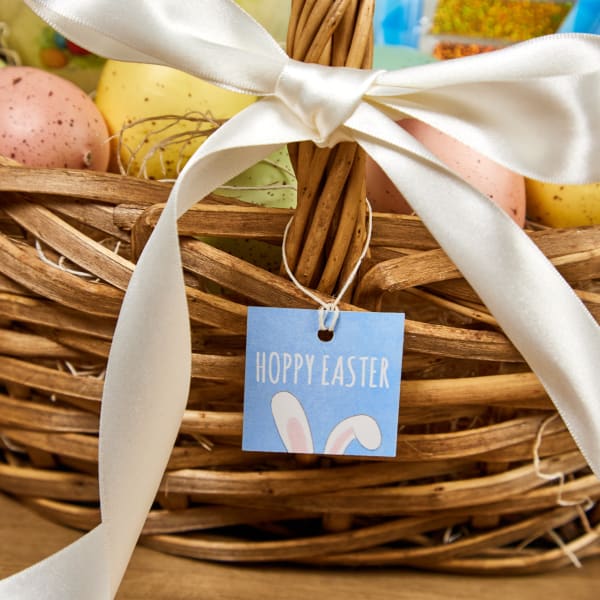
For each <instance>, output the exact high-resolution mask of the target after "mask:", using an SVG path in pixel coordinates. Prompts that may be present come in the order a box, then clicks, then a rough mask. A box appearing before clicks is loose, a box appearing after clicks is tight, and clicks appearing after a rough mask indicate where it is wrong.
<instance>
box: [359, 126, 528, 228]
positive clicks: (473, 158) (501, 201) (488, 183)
mask: <svg viewBox="0 0 600 600" xmlns="http://www.w3.org/2000/svg"><path fill="white" fill-rule="evenodd" d="M399 125H400V126H401V127H402V128H403V129H405V130H406V131H408V132H409V133H410V134H411V135H413V136H414V137H415V138H416V139H417V140H419V141H420V142H421V143H422V144H423V145H424V146H425V147H426V148H427V149H428V150H429V151H430V152H431V153H432V154H434V155H435V156H436V157H437V158H439V159H440V160H441V161H442V162H443V163H444V164H446V165H447V166H449V167H450V168H451V169H452V170H453V171H454V172H455V173H458V174H459V175H460V176H461V177H462V178H463V179H465V180H466V181H467V182H468V183H470V184H471V185H472V186H473V187H474V188H475V189H477V190H479V191H480V192H481V193H482V194H485V195H486V196H488V197H489V198H491V199H492V200H493V201H494V202H495V203H496V204H498V206H500V207H501V208H503V209H504V210H505V211H506V212H507V213H508V214H509V215H510V217H511V218H512V219H513V220H514V221H515V222H516V223H517V224H518V225H520V226H521V227H522V226H523V225H524V223H525V204H526V202H525V179H524V178H523V177H522V176H521V175H518V174H517V173H514V172H513V171H510V170H509V169H507V168H506V167H504V166H502V165H500V164H498V163H497V162H495V161H493V160H491V159H489V158H487V157H486V156H483V155H482V154H480V153H479V152H477V151H475V150H473V149H472V148H470V147H469V146H466V145H465V144H463V143H462V142H460V141H458V140H456V139H454V138H452V137H450V136H449V135H446V134H445V133H442V132H441V131H439V130H438V129H435V128H434V127H432V126H431V125H427V124H426V123H423V122H422V121H418V120H416V119H403V120H402V121H400V122H399ZM367 194H368V197H369V200H370V201H371V204H372V205H373V209H374V210H376V211H381V212H396V213H411V212H412V209H411V208H410V206H409V205H408V203H407V202H406V200H405V199H404V196H403V195H402V194H401V193H400V192H399V191H398V190H397V189H396V188H395V187H394V184H393V183H392V182H391V181H390V180H389V178H388V177H387V175H385V173H383V171H382V170H381V169H380V167H379V166H378V165H377V164H376V163H375V162H374V161H373V160H371V159H370V158H369V159H368V162H367Z"/></svg>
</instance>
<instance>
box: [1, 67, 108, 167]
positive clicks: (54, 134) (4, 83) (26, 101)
mask: <svg viewBox="0 0 600 600" xmlns="http://www.w3.org/2000/svg"><path fill="white" fill-rule="evenodd" d="M107 139H108V130H107V127H106V124H105V122H104V119H103V117H102V114H101V113H100V111H99V110H98V108H97V107H96V106H95V104H94V103H93V101H92V100H91V99H90V97H89V96H88V95H87V94H86V93H85V92H84V91H83V90H81V89H80V88H79V87H77V86H76V85H75V84H73V83H71V82H70V81H67V80H66V79H63V78H62V77H58V76H57V75H52V74H51V73H47V72H45V71H42V70H41V69H37V68H35V67H5V68H4V69H1V70H0V154H1V155H4V156H7V157H9V158H12V159H13V160H16V161H17V162H19V163H22V164H23V165H25V166H30V167H65V168H72V169H91V170H94V171H105V170H106V169H107V167H108V160H109V152H110V147H109V144H108V143H107Z"/></svg>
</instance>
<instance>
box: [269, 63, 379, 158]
mask: <svg viewBox="0 0 600 600" xmlns="http://www.w3.org/2000/svg"><path fill="white" fill-rule="evenodd" d="M378 75H379V71H368V70H362V69H351V68H348V67H328V66H324V65H318V64H313V63H303V62H300V61H297V60H292V59H290V60H289V62H288V63H287V64H286V65H285V67H284V68H283V70H282V72H281V75H280V77H279V80H278V81H277V86H276V88H275V96H276V97H277V98H279V99H280V100H281V101H282V102H283V103H284V104H285V105H286V106H287V107H288V108H289V109H290V110H291V111H292V112H293V113H294V114H295V115H296V116H297V117H299V118H300V120H301V121H302V122H303V123H304V124H305V125H307V126H308V127H309V128H310V130H311V131H314V137H313V142H314V143H315V144H316V145H317V146H321V147H332V146H335V144H337V143H339V142H342V141H348V140H350V139H351V138H349V137H348V136H346V135H344V132H343V129H342V125H343V123H344V122H345V121H346V120H347V119H348V118H349V117H350V115H352V113H353V112H354V111H355V110H356V108H357V107H358V105H359V104H360V103H361V102H362V100H363V96H364V95H365V94H366V92H367V90H368V89H369V88H370V87H371V85H372V83H373V81H374V80H375V79H376V78H377V76H378Z"/></svg>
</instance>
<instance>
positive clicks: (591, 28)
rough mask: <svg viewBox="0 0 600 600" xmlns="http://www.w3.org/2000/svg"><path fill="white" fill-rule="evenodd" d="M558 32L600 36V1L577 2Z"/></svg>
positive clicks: (585, 0)
mask: <svg viewBox="0 0 600 600" xmlns="http://www.w3.org/2000/svg"><path fill="white" fill-rule="evenodd" d="M558 31H559V32H561V33H566V32H571V31H574V32H577V33H595V34H600V0H577V3H576V4H575V6H574V7H573V8H572V9H571V12H570V13H569V14H568V15H567V18H566V19H565V20H564V21H563V23H562V25H561V26H560V28H559V30H558Z"/></svg>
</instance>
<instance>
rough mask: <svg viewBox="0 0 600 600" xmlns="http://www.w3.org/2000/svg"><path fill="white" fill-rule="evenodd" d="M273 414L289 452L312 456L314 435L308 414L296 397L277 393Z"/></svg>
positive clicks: (274, 398) (272, 401)
mask: <svg viewBox="0 0 600 600" xmlns="http://www.w3.org/2000/svg"><path fill="white" fill-rule="evenodd" d="M271 412H272V413H273V419H274V420H275V425H276V426H277V431H278V432H279V435H280V436H281V439H282V441H283V444H284V445H285V447H286V449H287V451H288V452H295V453H297V454H311V453H312V452H314V450H313V441H312V434H311V431H310V425H309V424H308V419H307V418H306V413H305V412H304V409H303V408H302V405H301V404H300V401H299V400H298V398H296V396H294V395H293V394H290V392H277V393H276V394H275V395H274V396H273V398H272V399H271Z"/></svg>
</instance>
